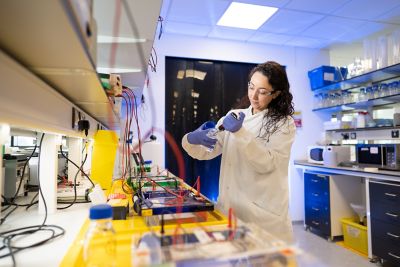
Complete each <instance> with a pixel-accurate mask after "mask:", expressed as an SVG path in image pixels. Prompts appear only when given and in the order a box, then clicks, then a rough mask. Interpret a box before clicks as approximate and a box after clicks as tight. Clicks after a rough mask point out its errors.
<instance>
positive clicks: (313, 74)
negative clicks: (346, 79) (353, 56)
mask: <svg viewBox="0 0 400 267" xmlns="http://www.w3.org/2000/svg"><path fill="white" fill-rule="evenodd" d="M346 70H347V69H346ZM343 73H344V74H345V70H343ZM346 76H347V74H346ZM308 78H309V79H310V85H311V90H313V91H314V90H316V89H319V88H321V87H324V86H327V85H330V84H332V83H335V82H338V81H341V80H342V79H343V78H342V73H341V70H340V69H339V68H337V67H333V66H321V67H318V68H316V69H313V70H310V71H309V72H308Z"/></svg>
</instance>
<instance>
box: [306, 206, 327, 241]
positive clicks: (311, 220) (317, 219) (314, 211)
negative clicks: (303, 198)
mask: <svg viewBox="0 0 400 267" xmlns="http://www.w3.org/2000/svg"><path fill="white" fill-rule="evenodd" d="M305 221H306V225H308V226H311V227H312V228H314V229H317V230H320V231H321V232H323V233H324V234H326V235H330V234H331V232H330V227H331V226H330V213H329V207H328V206H324V205H322V204H320V203H312V202H306V203H305Z"/></svg>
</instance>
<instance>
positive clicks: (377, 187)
mask: <svg viewBox="0 0 400 267" xmlns="http://www.w3.org/2000/svg"><path fill="white" fill-rule="evenodd" d="M369 194H370V200H371V202H381V203H386V204H389V205H396V206H398V205H400V186H398V185H389V184H380V183H373V182H371V183H370V184H369Z"/></svg>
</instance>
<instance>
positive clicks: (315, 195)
mask: <svg viewBox="0 0 400 267" xmlns="http://www.w3.org/2000/svg"><path fill="white" fill-rule="evenodd" d="M311 195H313V196H314V197H317V196H319V195H318V194H317V193H312V194H311Z"/></svg>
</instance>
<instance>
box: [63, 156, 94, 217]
mask: <svg viewBox="0 0 400 267" xmlns="http://www.w3.org/2000/svg"><path fill="white" fill-rule="evenodd" d="M87 156H88V154H87V153H86V156H85V159H84V160H83V161H82V164H81V167H80V168H79V169H78V171H77V172H76V174H75V177H74V200H73V201H72V202H71V203H69V205H68V206H65V207H60V208H58V207H57V209H58V210H65V209H68V208H69V207H71V206H72V205H74V204H75V203H76V198H77V193H76V178H77V177H78V174H79V172H80V170H81V169H82V167H83V165H84V164H85V162H86V159H87ZM57 203H58V202H57Z"/></svg>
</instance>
